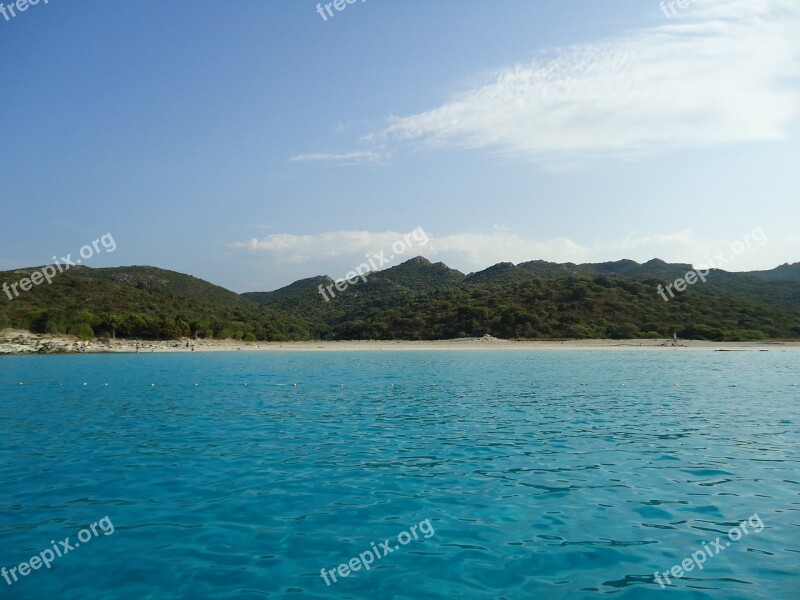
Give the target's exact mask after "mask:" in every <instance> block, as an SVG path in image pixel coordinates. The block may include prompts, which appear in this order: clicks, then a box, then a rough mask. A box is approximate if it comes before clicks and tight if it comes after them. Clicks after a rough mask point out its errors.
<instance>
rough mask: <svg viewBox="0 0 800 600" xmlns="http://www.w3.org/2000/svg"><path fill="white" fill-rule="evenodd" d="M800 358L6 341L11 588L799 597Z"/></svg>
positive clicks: (4, 526)
mask: <svg viewBox="0 0 800 600" xmlns="http://www.w3.org/2000/svg"><path fill="white" fill-rule="evenodd" d="M799 358H800V353H798V352H797V351H791V350H789V351H786V350H781V349H780V348H778V347H776V349H775V350H773V351H770V352H713V351H700V350H684V349H678V350H675V349H664V350H663V352H662V351H626V350H620V351H608V350H605V351H533V352H527V351H487V352H478V351H471V352H470V351H466V352H464V351H462V352H458V351H431V352H425V351H414V352H388V351H387V352H337V353H327V352H308V353H306V352H291V353H290V352H287V353H272V352H263V353H195V354H192V353H188V354H139V355H69V356H32V357H4V358H2V359H0V484H2V485H1V486H0V542H2V543H0V567H3V568H5V569H11V568H12V567H13V568H17V573H18V572H19V565H20V564H21V563H23V562H26V561H29V560H30V558H31V557H32V556H34V555H39V556H41V553H42V552H43V551H44V550H47V549H51V548H52V547H53V545H55V546H56V547H59V548H63V546H59V541H61V540H64V539H65V538H69V540H70V541H69V542H68V543H69V544H70V545H72V546H75V543H76V542H77V541H78V537H77V536H78V534H79V532H81V531H82V530H84V528H86V527H89V526H90V525H91V524H94V523H99V525H97V526H95V530H96V534H92V533H91V532H90V531H89V530H88V529H86V530H84V531H83V532H82V539H86V540H87V541H86V542H85V543H83V544H81V545H80V546H79V547H74V549H72V550H70V551H69V552H68V553H67V554H64V555H63V556H61V557H56V558H55V560H53V561H51V565H50V568H49V569H47V568H45V566H44V565H42V564H40V565H39V568H38V569H37V570H30V571H29V573H28V574H27V575H26V576H24V577H23V576H22V575H19V576H18V578H19V580H18V581H16V582H13V579H12V585H8V584H7V583H6V581H5V580H4V579H2V578H0V599H2V598H23V599H40V598H41V599H50V598H59V599H61V600H67V599H81V600H85V599H87V598H88V599H95V598H97V599H109V600H116V599H139V600H141V599H156V598H159V599H161V598H164V599H166V598H176V599H177V598H182V599H183V598H185V599H187V600H188V599H202V598H219V599H222V598H225V599H234V598H236V599H248V598H253V599H255V598H298V599H300V598H303V599H305V598H312V599H313V598H342V599H346V598H358V599H362V598H364V599H367V598H369V599H377V598H385V599H393V598H396V599H406V598H408V599H412V598H413V599H419V598H434V599H438V598H441V599H451V598H455V599H458V600H471V599H484V598H496V599H509V600H511V599H519V600H522V599H525V600H529V599H536V598H668V597H674V598H698V599H699V598H720V599H722V598H724V599H737V598H764V599H770V600H774V599H791V598H800V387H797V386H798V385H800V370H799V369H798V365H799V364H800V363H799V361H798V359H799ZM756 514H757V515H758V517H759V519H760V522H761V523H763V527H762V528H755V527H754V526H753V525H750V526H749V529H748V532H747V533H746V534H744V535H742V536H741V539H739V540H738V541H735V542H732V543H729V545H728V546H726V547H725V549H724V551H718V553H717V554H716V555H712V556H711V557H710V558H707V560H706V561H705V563H704V565H703V569H702V570H700V569H699V568H695V569H694V570H692V571H691V572H685V573H684V574H683V576H682V577H679V578H673V579H672V580H671V583H672V585H670V586H666V587H665V589H662V588H661V586H659V584H658V583H656V582H655V581H654V576H653V574H654V572H656V571H658V572H660V573H663V572H665V571H669V570H670V569H671V568H672V567H673V566H675V565H680V564H681V562H682V561H683V560H684V559H687V558H688V557H690V556H691V555H692V553H693V552H696V551H698V550H700V549H702V548H703V547H704V544H706V545H708V546H711V544H712V541H713V540H715V539H716V538H717V537H720V538H721V540H722V541H723V542H725V541H726V540H729V537H728V531H729V530H730V529H731V528H732V527H736V526H737V524H739V523H741V522H742V521H746V520H747V519H748V518H749V517H751V516H752V515H756ZM104 517H108V519H107V521H106V522H105V525H106V527H105V529H104V528H103V523H101V522H100V521H101V519H103V518H104ZM425 523H427V525H425ZM109 524H112V525H113V533H110V534H109V533H108V531H109V530H110V529H111V528H110V527H108V525H109ZM412 527H415V530H414V532H415V533H417V539H414V538H412V537H410V534H409V533H406V534H403V532H410V531H411V528H412ZM756 529H758V531H756ZM419 532H426V534H429V535H420V534H419ZM400 534H403V535H405V536H407V537H403V538H402V539H403V541H404V542H405V545H401V544H398V542H397V540H398V536H400ZM401 537H402V536H401ZM87 538H88V539H87ZM51 540H53V542H52V543H51ZM386 540H388V541H389V544H388V547H389V548H391V552H390V553H388V554H387V555H386V556H381V558H379V559H376V560H374V562H373V564H372V565H371V568H370V569H369V570H365V569H364V568H360V569H359V570H358V572H352V571H351V572H350V573H349V575H348V576H342V575H341V574H339V575H337V577H338V579H337V581H336V582H335V583H333V582H330V575H327V577H328V578H329V583H330V585H327V584H326V582H325V580H324V579H323V577H322V576H321V574H320V571H321V569H326V574H327V572H328V570H333V571H334V572H336V570H337V568H338V567H339V565H341V564H344V563H349V562H350V560H351V559H353V558H355V557H358V556H359V555H361V554H362V553H364V552H365V551H370V552H371V551H372V549H373V548H376V550H377V552H379V553H380V552H381V550H380V545H381V544H382V543H384V542H385V541H386ZM373 542H374V545H373ZM395 546H397V549H394V547H395ZM712 551H713V549H712ZM365 560H368V558H365ZM33 562H37V561H33ZM356 564H359V563H358V562H356ZM360 564H362V565H363V563H360ZM23 570H27V569H23Z"/></svg>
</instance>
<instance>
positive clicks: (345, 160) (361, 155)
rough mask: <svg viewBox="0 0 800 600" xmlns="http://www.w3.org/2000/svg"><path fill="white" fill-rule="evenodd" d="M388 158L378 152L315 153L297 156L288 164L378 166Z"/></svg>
mask: <svg viewBox="0 0 800 600" xmlns="http://www.w3.org/2000/svg"><path fill="white" fill-rule="evenodd" d="M387 158H388V157H387V156H386V155H385V154H382V153H380V152H373V151H366V150H365V151H358V152H347V153H344V154H337V153H324V152H322V153H317V154H298V155H297V156H293V157H292V158H290V159H289V161H290V162H327V163H339V164H343V165H360V164H365V163H371V164H380V163H383V162H385V161H386V159H387Z"/></svg>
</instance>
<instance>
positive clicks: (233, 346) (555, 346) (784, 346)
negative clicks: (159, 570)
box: [0, 329, 800, 354]
mask: <svg viewBox="0 0 800 600" xmlns="http://www.w3.org/2000/svg"><path fill="white" fill-rule="evenodd" d="M187 342H188V344H189V346H188V347H187ZM192 347H194V350H192ZM81 348H84V349H83V350H82V351H83V352H86V353H89V354H91V353H137V352H138V353H154V352H160V353H164V352H364V351H375V352H381V351H384V352H385V351H419V350H426V351H431V350H464V351H474V350H523V351H536V350H598V349H603V350H642V351H657V350H658V351H665V350H668V351H680V350H684V351H685V350H712V351H713V350H728V351H776V350H789V349H791V350H797V349H800V342H794V341H791V342H783V341H769V342H706V341H699V340H678V342H677V345H673V343H672V341H671V340H670V341H668V342H666V341H664V340H662V339H658V340H652V339H648V340H566V341H516V340H514V341H512V340H501V339H497V338H493V337H490V336H486V337H482V338H464V339H456V340H437V341H421V342H413V341H373V340H369V341H340V342H331V341H317V342H313V341H312V342H242V341H238V340H203V339H200V340H185V339H184V340H167V341H150V340H138V341H137V340H106V339H103V340H95V341H90V342H82V341H80V340H78V339H77V338H74V337H72V336H67V335H48V334H35V333H30V332H28V331H23V330H15V329H6V330H3V331H0V354H61V353H79V352H81Z"/></svg>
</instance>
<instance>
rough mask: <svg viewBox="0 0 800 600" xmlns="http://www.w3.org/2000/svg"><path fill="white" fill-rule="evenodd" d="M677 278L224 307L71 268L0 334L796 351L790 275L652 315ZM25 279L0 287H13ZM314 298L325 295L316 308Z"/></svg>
mask: <svg viewBox="0 0 800 600" xmlns="http://www.w3.org/2000/svg"><path fill="white" fill-rule="evenodd" d="M690 268H691V267H690V266H689V265H681V264H669V263H665V262H663V261H660V260H657V259H654V260H652V261H649V262H647V263H644V264H639V263H636V262H634V261H627V260H624V261H617V262H611V263H595V264H585V265H576V264H571V263H567V264H557V263H548V262H545V261H531V262H526V263H521V264H519V265H514V264H512V263H500V264H498V265H494V266H492V267H490V268H488V269H485V270H483V271H480V272H478V273H471V274H470V275H467V276H465V275H464V274H463V273H461V272H459V271H457V270H454V269H450V268H449V267H447V265H444V264H442V263H435V264H434V263H431V262H430V261H428V260H427V259H425V258H421V257H419V258H414V259H411V260H409V261H406V262H404V263H402V264H400V265H397V266H395V267H392V268H390V269H387V270H385V271H380V272H377V273H370V274H368V275H367V281H366V282H361V281H357V282H356V283H355V284H354V285H350V286H349V287H348V288H347V289H346V290H345V291H343V292H340V291H336V290H335V289H334V294H333V295H334V296H335V297H333V298H329V301H326V300H325V299H324V298H323V296H322V295H321V294H320V293H319V288H320V286H322V287H323V288H327V287H328V286H329V285H331V284H332V283H333V280H332V279H331V278H329V277H325V276H318V277H312V278H309V279H303V280H300V281H296V282H294V283H293V284H291V285H289V286H286V287H284V288H281V289H279V290H275V291H271V292H252V293H247V294H241V295H240V294H236V293H234V292H231V291H229V290H226V289H224V288H221V287H219V286H216V285H213V284H211V283H209V282H206V281H203V280H201V279H197V278H196V277H192V276H189V275H183V274H181V273H176V272H173V271H167V270H164V269H158V268H154V267H140V266H134V267H119V268H111V269H90V268H87V267H77V268H74V269H71V270H69V271H67V272H66V273H64V274H62V275H59V276H57V277H56V278H55V279H54V280H53V283H52V284H50V285H46V284H42V285H39V286H36V287H34V288H33V289H32V290H31V291H29V292H25V293H22V294H21V295H20V296H19V297H18V298H15V299H13V300H9V299H8V298H7V297H6V296H5V294H0V328H3V327H17V328H23V329H30V330H31V331H35V332H42V333H71V334H74V335H78V336H82V337H91V336H120V337H136V338H145V339H154V338H177V337H186V336H197V337H217V338H235V339H246V340H281V341H283V340H308V339H410V340H424V339H447V338H458V337H478V336H483V335H487V334H489V335H493V336H495V337H499V338H507V339H510V338H530V339H537V338H548V339H552V338H635V337H651V338H655V337H661V336H665V335H671V334H672V332H674V331H677V332H678V335H679V336H681V337H683V338H693V339H710V340H726V341H734V340H763V339H797V338H800V278H799V277H798V269H800V264H795V265H783V266H781V267H778V268H777V269H773V270H771V271H759V272H753V273H728V272H725V271H719V270H715V271H712V272H711V273H710V274H709V276H708V282H707V283H705V284H696V285H694V286H690V287H689V288H688V289H687V290H686V291H685V292H683V293H681V294H678V295H677V297H675V298H674V299H672V300H670V301H669V302H665V301H664V300H663V299H662V298H661V296H659V295H658V294H657V292H656V287H657V286H658V285H665V284H667V283H671V282H672V281H674V279H676V278H677V277H682V276H684V275H685V274H686V272H687V271H689V270H690ZM33 271H34V269H21V270H16V271H10V272H5V273H0V282H2V281H6V282H9V283H10V282H17V281H19V280H20V279H21V278H23V277H28V276H30V275H31V273H32V272H33ZM326 295H327V294H326Z"/></svg>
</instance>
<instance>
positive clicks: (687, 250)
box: [231, 229, 800, 279]
mask: <svg viewBox="0 0 800 600" xmlns="http://www.w3.org/2000/svg"><path fill="white" fill-rule="evenodd" d="M407 233H408V232H397V231H383V232H370V231H331V232H325V233H319V234H313V235H295V234H286V233H283V234H273V235H269V236H266V237H263V238H253V239H251V240H248V241H244V242H237V243H234V244H231V247H232V248H234V249H238V250H240V251H249V252H251V253H255V254H257V255H258V256H259V257H261V258H260V259H259V261H260V262H264V261H266V262H271V263H272V264H274V265H294V267H293V268H295V269H296V268H298V267H299V266H300V265H310V266H311V267H313V270H314V272H313V273H310V272H309V273H307V274H306V275H304V276H308V275H314V274H321V273H324V272H326V271H327V272H328V273H339V272H345V271H347V270H349V269H351V268H352V267H353V265H356V264H359V263H360V262H362V261H363V259H364V256H365V255H366V254H376V253H378V252H380V251H381V250H385V251H387V255H388V254H389V253H390V248H391V245H392V244H393V243H394V242H395V241H397V240H401V239H403V237H404V236H405V235H406V234H407ZM745 233H747V232H746V231H742V232H741V235H744V234H745ZM427 234H428V237H429V240H428V243H427V244H425V245H416V246H413V247H409V248H408V252H407V253H405V255H404V257H403V260H406V259H408V258H411V257H413V256H418V255H422V256H425V257H426V258H428V259H430V260H433V261H442V262H444V263H446V264H447V265H449V266H450V267H453V268H456V269H459V270H461V271H464V272H470V271H479V270H482V269H485V268H487V267H489V266H491V265H493V264H496V263H499V262H513V263H520V262H526V261H529V260H536V259H542V260H548V261H552V262H574V263H585V262H603V261H610V260H620V259H623V258H628V259H632V260H636V261H639V262H646V261H648V260H650V259H652V258H661V259H663V260H666V261H668V262H681V263H691V264H701V263H703V262H704V261H706V260H707V258H706V257H707V256H709V255H712V254H714V253H717V252H719V251H723V250H728V249H730V247H731V243H732V242H733V241H736V239H738V238H736V237H734V238H733V239H731V240H728V241H725V240H719V241H714V240H700V239H698V238H696V237H695V236H694V234H693V232H692V230H691V229H685V230H682V231H676V232H672V233H664V234H649V235H642V234H638V233H635V232H632V233H630V234H628V235H626V236H625V237H622V238H619V239H615V240H605V241H597V242H593V243H580V242H577V241H574V240H572V239H570V238H568V237H554V238H550V239H536V238H531V237H526V236H524V235H519V234H516V233H511V232H507V231H496V230H495V231H492V232H491V233H474V232H465V233H454V234H449V235H441V236H436V235H433V234H432V233H431V232H430V231H427ZM792 242H793V241H792V240H778V239H770V241H769V244H767V245H764V246H754V247H753V248H751V249H748V251H747V252H746V253H742V254H741V255H740V256H739V257H737V260H736V261H733V262H731V263H729V265H728V267H726V268H730V269H733V270H747V269H756V268H772V267H774V266H776V265H777V264H780V263H781V262H784V261H785V260H786V257H787V256H793V255H795V254H796V247H797V246H796V240H794V246H793V245H792ZM729 254H730V253H729ZM798 258H800V257H798ZM392 264H393V265H394V264H397V261H395V262H393V263H392ZM300 277H301V276H300V275H298V276H297V277H295V278H296V279H299V278H300Z"/></svg>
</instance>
